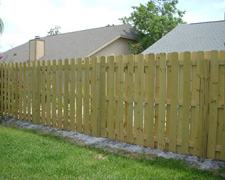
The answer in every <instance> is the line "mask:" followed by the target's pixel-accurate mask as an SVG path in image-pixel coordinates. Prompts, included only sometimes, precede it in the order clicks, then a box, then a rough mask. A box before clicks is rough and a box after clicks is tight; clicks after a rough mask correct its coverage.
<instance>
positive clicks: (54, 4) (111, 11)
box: [0, 0, 225, 52]
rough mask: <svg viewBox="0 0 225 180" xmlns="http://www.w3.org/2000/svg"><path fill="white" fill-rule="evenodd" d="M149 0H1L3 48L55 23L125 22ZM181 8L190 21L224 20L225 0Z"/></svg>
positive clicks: (65, 26)
mask: <svg viewBox="0 0 225 180" xmlns="http://www.w3.org/2000/svg"><path fill="white" fill-rule="evenodd" d="M148 1H149V0H0V18H1V19H2V20H3V22H4V26H5V28H4V31H3V33H2V34H1V35H0V52H5V51H7V50H9V49H11V48H14V47H16V46H18V45H21V44H24V43H26V42H28V41H29V40H30V39H34V37H35V36H40V37H44V36H47V32H48V31H49V30H50V29H51V28H54V27H55V25H58V26H60V27H61V29H60V32H61V33H66V32H73V31H79V30H84V29H91V28H98V27H105V26H106V25H108V24H115V25H118V24H122V23H121V21H120V20H119V18H122V17H124V16H129V15H130V13H131V12H132V11H133V9H132V8H131V6H139V5H140V3H141V4H146V3H147V2H148ZM177 8H178V9H179V10H182V11H184V10H185V11H186V13H185V15H184V17H183V20H184V21H186V22H187V23H197V22H206V21H219V20H224V18H225V17H224V16H225V15H224V13H225V0H179V3H178V5H177Z"/></svg>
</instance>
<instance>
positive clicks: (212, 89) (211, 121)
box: [207, 51, 219, 159]
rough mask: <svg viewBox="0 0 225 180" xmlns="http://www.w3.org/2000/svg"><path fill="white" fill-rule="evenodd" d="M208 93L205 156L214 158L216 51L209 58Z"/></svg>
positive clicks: (217, 79)
mask: <svg viewBox="0 0 225 180" xmlns="http://www.w3.org/2000/svg"><path fill="white" fill-rule="evenodd" d="M210 65H211V66H210V69H211V71H210V85H209V86H210V94H209V134H208V148H207V158H210V159H214V158H215V150H216V131H217V106H218V82H219V63H218V51H212V52H211V60H210Z"/></svg>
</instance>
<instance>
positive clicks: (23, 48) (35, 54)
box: [2, 24, 137, 62]
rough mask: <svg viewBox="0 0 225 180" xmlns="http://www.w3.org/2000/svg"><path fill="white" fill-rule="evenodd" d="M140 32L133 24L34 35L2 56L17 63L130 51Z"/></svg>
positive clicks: (119, 53) (117, 53)
mask: <svg viewBox="0 0 225 180" xmlns="http://www.w3.org/2000/svg"><path fill="white" fill-rule="evenodd" d="M136 38H137V34H136V33H135V31H134V29H133V28H132V27H131V26H130V25H126V24H124V25H117V26H109V27H102V28H95V29H88V30H82V31H76V32H70V33H64V34H59V35H53V36H46V37H42V38H40V37H38V36H37V37H35V39H33V40H30V41H29V42H27V43H25V44H23V45H20V46H18V47H15V48H13V49H10V50H8V51H6V52H4V53H2V56H4V58H6V57H7V59H13V61H14V62H27V61H29V60H31V61H33V60H49V59H51V60H52V59H66V58H79V57H82V58H83V57H91V56H108V55H111V54H114V55H122V54H124V55H126V54H130V52H129V50H128V47H129V42H131V43H132V42H135V39H136Z"/></svg>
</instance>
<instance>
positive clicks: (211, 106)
mask: <svg viewBox="0 0 225 180" xmlns="http://www.w3.org/2000/svg"><path fill="white" fill-rule="evenodd" d="M0 76H1V88H0V93H1V99H0V100H1V102H0V110H1V113H2V114H4V115H7V116H12V117H15V118H17V119H21V120H22V119H23V120H27V121H32V122H33V123H35V124H44V125H47V126H53V127H57V128H59V129H64V130H72V131H77V132H79V133H85V134H90V135H93V136H97V137H108V138H109V139H112V140H114V139H116V140H118V141H124V142H127V143H134V144H137V145H141V146H147V147H151V148H157V149H161V150H166V151H171V152H178V153H182V154H191V155H196V156H199V157H202V158H210V159H219V160H225V108H224V101H225V51H221V52H217V51H212V52H195V53H190V52H185V53H171V54H164V53H162V54H157V55H155V54H149V55H145V56H144V55H128V56H118V57H114V56H110V57H93V58H91V59H90V58H84V59H81V58H78V59H70V60H68V59H65V60H53V61H36V62H29V63H10V64H3V65H1V67H0Z"/></svg>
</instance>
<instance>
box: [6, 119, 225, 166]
mask: <svg viewBox="0 0 225 180" xmlns="http://www.w3.org/2000/svg"><path fill="white" fill-rule="evenodd" d="M2 125H4V126H12V127H16V128H19V129H27V130H38V131H42V132H46V133H53V134H54V135H58V136H62V137H67V138H69V139H71V140H73V141H74V142H76V143H77V144H78V145H90V146H94V147H97V148H112V149H116V150H123V151H125V152H129V153H139V154H145V155H156V156H159V157H164V158H166V159H170V158H172V159H177V160H184V161H186V162H187V163H188V164H190V165H191V166H195V167H197V168H199V169H203V170H218V169H220V167H221V166H224V167H225V162H223V161H218V160H211V159H200V158H198V157H196V156H191V155H183V154H178V153H172V152H166V151H161V150H158V149H152V148H147V147H143V146H137V145H133V144H127V143H125V142H118V141H116V140H114V141H112V140H109V139H107V138H102V137H101V138H97V137H93V136H89V135H85V134H81V133H77V132H74V131H64V130H59V129H57V128H53V127H48V126H44V125H36V124H33V123H32V122H27V121H22V120H17V119H14V118H8V117H7V118H5V120H3V121H2Z"/></svg>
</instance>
